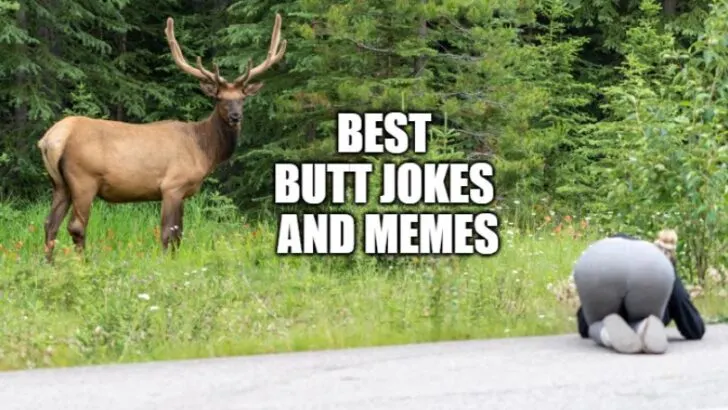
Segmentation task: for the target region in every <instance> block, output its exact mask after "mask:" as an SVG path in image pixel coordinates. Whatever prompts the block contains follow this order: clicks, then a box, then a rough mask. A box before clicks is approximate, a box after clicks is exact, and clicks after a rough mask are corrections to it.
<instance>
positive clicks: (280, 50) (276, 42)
mask: <svg viewBox="0 0 728 410" xmlns="http://www.w3.org/2000/svg"><path fill="white" fill-rule="evenodd" d="M286 43H287V41H286V40H283V41H282V42H281V15H280V14H278V13H276V21H275V24H273V34H271V38H270V48H268V56H267V57H266V59H265V61H263V62H262V63H260V64H258V65H257V66H255V68H253V59H252V58H251V59H250V60H248V69H247V70H246V71H245V74H243V75H241V76H240V77H238V78H236V79H235V81H234V83H233V84H234V85H235V86H236V87H243V86H244V85H246V84H247V83H248V82H249V81H250V80H252V79H253V78H255V77H257V76H259V75H260V74H262V73H264V72H265V71H267V70H268V69H269V68H270V67H271V66H272V65H273V64H275V63H277V62H278V61H280V60H281V58H283V54H284V53H285V52H286Z"/></svg>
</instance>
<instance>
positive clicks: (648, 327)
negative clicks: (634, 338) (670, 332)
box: [637, 315, 668, 354]
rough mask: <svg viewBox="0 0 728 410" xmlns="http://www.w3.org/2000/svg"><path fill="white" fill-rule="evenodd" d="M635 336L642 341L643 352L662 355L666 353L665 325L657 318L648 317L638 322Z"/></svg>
mask: <svg viewBox="0 0 728 410" xmlns="http://www.w3.org/2000/svg"><path fill="white" fill-rule="evenodd" d="M637 334H638V335H639V338H640V340H641V341H642V351H643V352H645V353H652V354H662V353H665V352H666V351H667V344H668V342H667V333H666V332H665V325H664V324H663V323H662V321H661V320H660V319H658V318H657V317H655V316H653V315H650V316H648V317H647V318H646V319H644V320H643V321H642V322H640V324H639V325H637Z"/></svg>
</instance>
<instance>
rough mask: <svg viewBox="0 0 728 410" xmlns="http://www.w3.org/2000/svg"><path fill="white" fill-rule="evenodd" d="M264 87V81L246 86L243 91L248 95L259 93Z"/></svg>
mask: <svg viewBox="0 0 728 410" xmlns="http://www.w3.org/2000/svg"><path fill="white" fill-rule="evenodd" d="M261 88H263V83H253V84H250V85H248V86H247V87H245V89H244V90H243V93H244V94H245V95H247V96H251V95H255V94H258V92H259V91H260V89H261Z"/></svg>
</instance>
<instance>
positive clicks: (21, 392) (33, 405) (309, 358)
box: [0, 325, 728, 410]
mask: <svg viewBox="0 0 728 410" xmlns="http://www.w3.org/2000/svg"><path fill="white" fill-rule="evenodd" d="M670 331H671V335H672V336H673V337H677V335H678V334H677V332H676V331H675V330H674V329H670ZM727 367H728V325H716V326H711V327H709V329H708V332H707V333H706V336H705V339H704V340H703V341H701V342H685V341H682V340H675V341H674V342H673V343H671V345H670V350H669V352H668V353H667V354H666V355H664V356H649V355H639V356H623V355H618V354H615V353H611V352H608V351H606V350H604V349H600V348H597V347H595V346H594V345H593V344H592V343H591V342H589V341H584V340H581V339H579V338H578V337H577V336H574V335H569V336H553V337H532V338H519V339H501V340H491V341H468V342H453V343H449V342H448V343H437V344H421V345H409V346H396V347H384V348H372V349H352V350H339V351H326V352H311V353H293V354H280V355H264V356H249V357H240V358H225V359H209V360H193V361H178V362H160V363H148V364H134V365H118V366H97V367H77V368H70V369H57V370H31V371H18V372H6V373H0V409H2V410H16V409H24V410H25V409H27V410H62V409H69V410H71V409H72V410H116V409H123V410H132V409H134V410H136V409H145V410H146V409H149V410H177V409H194V410H207V409H210V410H232V409H236V410H237V409H286V410H293V409H332V410H334V409H335V410H354V409H382V410H385V409H386V410H400V409H403V410H404V409H407V410H409V409H412V410H415V409H417V410H427V409H446V410H457V409H483V410H491V409H506V408H507V409H528V410H530V409H539V410H547V409H557V408H558V409H579V410H584V409H589V410H597V409H616V410H627V409H629V410H635V409H650V410H654V409H680V410H686V409H695V410H697V409H705V410H707V409H712V410H718V409H728V368H727Z"/></svg>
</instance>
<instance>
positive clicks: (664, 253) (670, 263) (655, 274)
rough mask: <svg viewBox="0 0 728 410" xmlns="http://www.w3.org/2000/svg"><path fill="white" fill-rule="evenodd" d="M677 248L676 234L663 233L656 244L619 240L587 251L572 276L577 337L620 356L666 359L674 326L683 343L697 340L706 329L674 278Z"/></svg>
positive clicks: (600, 243)
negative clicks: (577, 305)
mask: <svg viewBox="0 0 728 410" xmlns="http://www.w3.org/2000/svg"><path fill="white" fill-rule="evenodd" d="M676 245H677V235H676V234H675V232H674V231H672V230H663V231H662V232H660V234H659V235H658V239H657V240H656V241H655V243H650V242H647V241H643V240H639V239H637V238H634V237H631V236H628V235H624V234H617V235H613V236H611V237H609V238H605V239H602V240H599V241H597V242H595V243H593V244H592V245H591V246H589V248H588V249H587V250H586V251H584V253H582V255H581V256H580V257H579V259H578V260H577V262H576V264H575V266H574V272H573V275H574V283H575V285H576V290H577V294H578V295H579V299H580V301H581V304H582V306H581V307H580V308H579V310H578V312H577V321H578V327H579V333H580V335H581V337H582V338H591V339H592V340H594V341H595V342H596V343H598V344H600V345H602V346H605V347H611V348H613V349H614V350H615V351H617V352H619V353H639V352H645V353H664V352H665V351H666V350H667V344H668V342H667V335H666V333H665V326H666V325H667V324H669V323H670V321H671V320H674V321H675V324H676V325H677V328H678V330H679V331H680V333H681V334H682V335H683V337H685V338H686V339H688V340H699V339H701V338H702V337H703V334H704V333H705V324H704V323H703V320H702V318H701V317H700V313H699V312H698V310H697V309H696V308H695V306H694V305H693V303H692V302H691V300H690V295H689V294H688V292H687V291H686V290H685V287H684V286H683V284H682V282H681V281H680V278H679V277H678V276H677V272H676V261H675V247H676Z"/></svg>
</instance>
